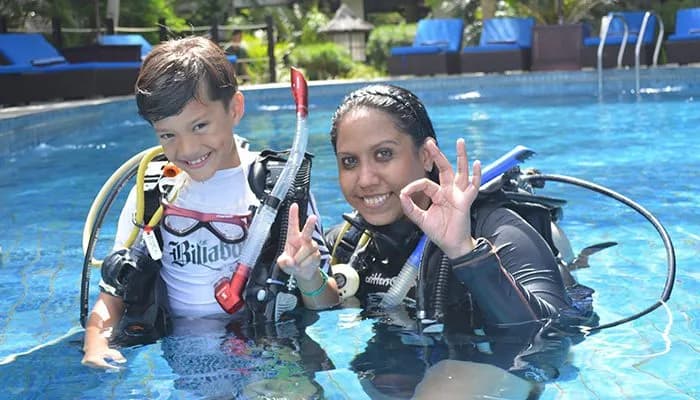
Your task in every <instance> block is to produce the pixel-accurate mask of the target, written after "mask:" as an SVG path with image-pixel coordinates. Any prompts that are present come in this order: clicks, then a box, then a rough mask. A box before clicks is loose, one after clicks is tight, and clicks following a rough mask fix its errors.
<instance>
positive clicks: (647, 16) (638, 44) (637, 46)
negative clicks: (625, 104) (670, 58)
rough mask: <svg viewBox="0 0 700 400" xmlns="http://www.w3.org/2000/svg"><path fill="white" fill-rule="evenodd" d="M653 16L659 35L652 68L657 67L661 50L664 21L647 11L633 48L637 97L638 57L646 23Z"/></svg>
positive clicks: (652, 12) (637, 92)
mask: <svg viewBox="0 0 700 400" xmlns="http://www.w3.org/2000/svg"><path fill="white" fill-rule="evenodd" d="M652 15H654V16H655V17H656V20H657V21H659V34H658V36H657V37H656V46H654V58H653V61H652V67H656V66H657V62H658V60H659V52H660V50H661V42H662V41H663V38H664V21H663V20H662V19H661V18H660V17H659V15H658V14H657V13H655V12H654V11H647V12H645V13H644V18H643V19H642V26H641V27H640V28H639V35H638V36H637V44H636V45H635V47H634V82H635V86H634V93H635V94H637V96H639V55H640V53H641V51H642V42H643V38H644V33H645V32H646V29H647V23H648V22H649V18H650V17H651V16H652Z"/></svg>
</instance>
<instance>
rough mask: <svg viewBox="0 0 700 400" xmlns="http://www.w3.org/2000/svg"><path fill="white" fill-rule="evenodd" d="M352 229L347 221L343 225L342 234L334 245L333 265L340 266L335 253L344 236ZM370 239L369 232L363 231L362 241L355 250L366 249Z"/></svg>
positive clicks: (332, 252) (332, 253)
mask: <svg viewBox="0 0 700 400" xmlns="http://www.w3.org/2000/svg"><path fill="white" fill-rule="evenodd" d="M351 227H352V225H350V223H349V222H347V221H345V223H343V226H342V228H340V233H339V234H338V236H337V237H336V238H335V242H334V243H333V250H332V251H331V265H335V264H338V259H337V258H335V251H336V249H337V248H338V245H339V244H340V242H341V241H342V240H343V236H345V234H346V233H348V231H349V230H350V228H351ZM369 239H370V236H369V234H368V233H367V231H363V232H362V236H360V240H359V241H358V242H357V245H356V246H355V248H358V247H364V246H365V245H366V244H367V242H368V241H369Z"/></svg>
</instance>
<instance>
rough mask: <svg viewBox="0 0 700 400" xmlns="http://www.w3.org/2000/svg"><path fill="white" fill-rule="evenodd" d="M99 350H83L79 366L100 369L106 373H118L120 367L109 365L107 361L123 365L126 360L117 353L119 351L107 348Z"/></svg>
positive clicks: (101, 347)
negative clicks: (83, 353) (106, 371)
mask: <svg viewBox="0 0 700 400" xmlns="http://www.w3.org/2000/svg"><path fill="white" fill-rule="evenodd" d="M99 347H100V348H99V349H85V355H84V356H83V360H82V361H81V364H83V365H85V366H88V367H90V368H101V369H106V370H108V371H119V370H121V367H119V366H116V365H114V364H110V363H109V361H112V362H115V363H118V364H123V363H125V362H126V358H124V356H123V355H122V353H120V352H119V350H116V349H111V348H109V347H107V346H104V347H103V346H99Z"/></svg>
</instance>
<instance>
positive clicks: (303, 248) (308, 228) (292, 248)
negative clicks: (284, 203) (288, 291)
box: [277, 203, 321, 281]
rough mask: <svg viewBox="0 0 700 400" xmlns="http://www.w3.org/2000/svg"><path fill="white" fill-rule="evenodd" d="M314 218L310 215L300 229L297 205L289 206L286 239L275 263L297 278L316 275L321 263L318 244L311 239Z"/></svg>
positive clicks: (308, 278) (314, 222)
mask: <svg viewBox="0 0 700 400" xmlns="http://www.w3.org/2000/svg"><path fill="white" fill-rule="evenodd" d="M316 220H317V217H316V215H310V216H309V217H308V218H307V219H306V223H305V224H304V227H303V228H302V230H301V231H300V230H299V228H298V226H299V206H298V205H297V204H296V203H294V204H292V205H291V207H289V223H288V224H287V226H288V228H287V240H286V242H285V244H284V252H283V253H282V254H280V256H279V257H278V258H277V265H279V267H280V268H282V270H283V271H284V272H285V273H287V274H288V275H294V276H295V277H296V278H297V279H299V280H305V281H306V280H310V279H311V278H313V277H314V276H316V274H318V268H319V265H320V264H321V252H320V250H319V248H318V244H317V243H316V242H315V241H314V240H313V239H312V234H313V232H314V227H315V225H316Z"/></svg>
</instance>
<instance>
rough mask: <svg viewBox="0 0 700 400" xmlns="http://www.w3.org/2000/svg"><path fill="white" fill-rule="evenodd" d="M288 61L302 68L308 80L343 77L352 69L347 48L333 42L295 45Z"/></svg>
mask: <svg viewBox="0 0 700 400" xmlns="http://www.w3.org/2000/svg"><path fill="white" fill-rule="evenodd" d="M289 63H290V64H291V65H294V66H296V67H299V68H302V69H303V70H304V72H305V74H306V77H307V78H308V79H310V80H319V79H333V78H343V77H346V76H347V75H348V74H349V73H350V71H352V69H353V61H352V58H351V57H350V53H349V52H348V50H347V49H345V48H344V47H342V46H339V45H338V44H336V43H333V42H325V43H312V44H303V45H299V46H296V47H295V48H294V49H293V50H292V51H291V53H290V54H289Z"/></svg>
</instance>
